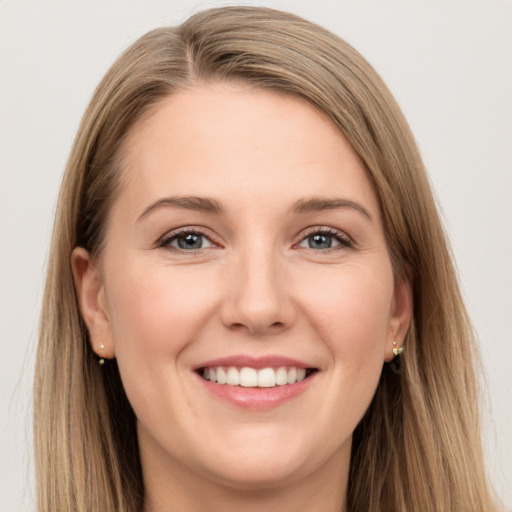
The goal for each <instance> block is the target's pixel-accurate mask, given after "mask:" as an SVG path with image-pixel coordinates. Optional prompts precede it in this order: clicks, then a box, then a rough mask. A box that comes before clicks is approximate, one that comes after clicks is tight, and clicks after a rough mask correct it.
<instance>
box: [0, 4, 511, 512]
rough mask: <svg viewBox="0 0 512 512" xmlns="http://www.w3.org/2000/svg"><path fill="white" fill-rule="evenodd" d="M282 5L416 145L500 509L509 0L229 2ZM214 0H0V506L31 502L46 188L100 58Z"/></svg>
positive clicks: (104, 60) (48, 218)
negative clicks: (350, 68)
mask: <svg viewBox="0 0 512 512" xmlns="http://www.w3.org/2000/svg"><path fill="white" fill-rule="evenodd" d="M239 3H246V4H257V5H268V6H271V7H275V8H280V9H284V10H290V11H292V12H295V13H297V14H299V15H302V16H304V17H306V18H308V19H310V20H312V21H316V22H318V23H320V24H322V25H324V26H326V27H328V28H329V29H331V30H333V31H334V32H336V33H338V34H339V35H341V36H342V37H344V38H345V39H346V40H347V41H349V42H350V43H351V44H353V45H354V46H355V47H356V48H357V49H358V50H359V51H361V53H363V55H365V56H366V57H367V58H368V60H369V61H370V62H371V63H372V64H373V65H374V66H375V67H376V69H377V70H378V71H379V72H380V73H381V75H382V76H383V78H384V80H385V81H386V82H387V83H388V85H389V86H390V88H391V90H392V91H393V92H394V94H395V95H396V97H397V99H398V101H399V103H400V104H401V106H402V108H403V109H404V112H405V114H406V116H407V118H408V119H409V121H410V123H411V125H412V128H413V131H414V132H415V134H416V136H417V139H418V141H419V144H420V147H421V149H422V152H423V156H424V158H425V161H426V163H427V166H428V168H429V171H430V174H431V179H432V183H433V186H434V189H435V191H436V194H437V197H438V200H439V204H440V208H441V210H442V212H443V218H444V221H445V224H446V229H447V232H448V234H449V237H450V239H451V241H452V244H453V249H454V254H455V257H456V260H457V264H458V268H459V271H460V279H461V283H462V287H463V291H464V294H465V297H466V300H467V304H468V307H469V310H470V313H471V315H472V318H473V320H474V324H475V327H476V329H477V332H478V335H479V339H480V344H481V351H482V357H483V363H484V367H485V372H486V379H485V397H484V398H485V402H484V404H483V413H484V421H485V423H484V438H485V449H486V456H487V459H488V465H489V473H490V475H491V478H492V481H493V482H494V484H495V485H496V488H497V489H498V492H499V494H500V496H501V497H502V498H503V500H504V502H505V504H506V506H507V508H508V509H510V510H512V485H511V484H512V481H511V477H510V475H512V371H511V370H512V320H511V318H512V204H511V203H512V201H511V199H512V150H511V146H512V144H511V142H512V3H511V2H510V1H497V0H491V1H489V0H481V1H473V2H468V1H450V0H447V1H444V2H438V1H434V2H433V1H427V0H401V1H391V0H386V1H382V0H372V1H368V0H353V1H347V0H340V1H334V0H332V1H328V0H321V1H318V0H317V1H315V2H310V1H294V2H291V1H286V0H282V1H272V2H270V1H260V2H239ZM219 4H222V5H225V4H227V2H215V1H213V2H203V3H199V2H192V1H186V0H183V1H173V2H170V1H158V2H157V1H142V0H139V1H135V2H134V1H123V2H114V1H112V0H110V1H103V2H100V1H69V0H68V1H61V2H48V1H46V2H39V1H30V2H29V1H24V0H11V1H6V0H4V1H1V0H0V511H1V512H11V511H12V512H23V511H33V510H35V505H34V480H33V469H32V467H33V463H32V447H31V428H32V420H31V385H32V373H33V365H34V354H35V346H36V336H37V322H38V315H39V308H40V300H41V295H42V286H43V276H44V268H45V260H46V255H47V249H48V243H49V237H50V232H51V224H52V215H53V212H54V207H55V201H56V196H57V191H58V187H59V183H60V179H61V176H62V172H63V169H64V166H65V162H66V158H67V155H68V153H69V150H70V146H71V143H72V140H73V137H74V134H75V132H76V129H77V127H78V123H79V120H80V118H81V115H82V113H83V111H84V109H85V107H86V104H87V102H88V100H89V98H90V96H91V94H92V91H93V89H94V87H95V86H96V85H97V83H98V82H99V80H100V78H101V77H102V75H103V74H104V72H105V71H106V70H107V68H108V66H109V65H110V64H111V63H112V62H113V60H114V59H115V58H116V57H117V56H118V54H119V53H120V52H121V51H122V49H124V48H125V47H126V46H127V45H128V44H129V43H131V42H133V41H134V40H135V39H136V38H137V37H138V36H140V35H141V34H142V33H144V32H145V31H147V30H149V29H151V28H153V27H155V26H159V25H165V24H175V23H178V22H180V21H182V20H183V19H184V18H186V17H187V16H188V15H190V14H192V13H193V12H195V11H197V10H200V9H203V8H206V7H210V6H213V5H219Z"/></svg>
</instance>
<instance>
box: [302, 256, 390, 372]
mask: <svg viewBox="0 0 512 512" xmlns="http://www.w3.org/2000/svg"><path fill="white" fill-rule="evenodd" d="M331 274H332V275H330V276H329V278H328V279H324V280H323V282H324V283H325V286H323V287H322V290H317V291H316V292H315V293H310V294H309V296H308V301H309V304H310V305H309V306H308V307H307V309H308V310H309V311H310V312H311V324H313V327H314V329H315V331H317V333H318V335H319V336H320V338H322V339H323V341H324V342H325V344H326V345H328V347H329V348H330V351H331V353H332V356H333V358H334V361H335V364H344V365H347V364H350V365H354V366H359V367H361V366H364V364H365V363H366V362H368V359H369V358H370V359H376V360H377V361H378V364H382V358H383V354H384V348H385V341H386V336H387V333H388V326H389V320H390V311H391V304H392V299H393V275H392V271H391V268H390V267H389V266H388V265H385V264H384V265H379V266H376V267H360V266H355V265H354V266H350V267H349V266H347V267H345V268H343V269H339V271H337V272H331Z"/></svg>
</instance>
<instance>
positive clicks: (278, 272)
mask: <svg viewBox="0 0 512 512" xmlns="http://www.w3.org/2000/svg"><path fill="white" fill-rule="evenodd" d="M278 259H279V258H277V257H276V256H275V255H273V254H272V251H271V250H266V251H260V252H257V251H252V252H250V253H249V254H247V255H245V256H242V257H240V258H238V260H237V261H236V262H234V265H232V267H231V271H230V272H229V273H228V274H229V275H228V276H227V282H226V294H225V297H224V300H223V303H222V306H221V311H220V314H221V319H222V322H223V324H224V325H225V326H226V327H228V328H229V329H231V330H240V331H247V332H248V333H249V334H251V335H267V334H276V333H278V332H281V331H283V330H286V329H288V328H289V327H290V326H291V325H292V324H293V323H294V321H295V319H296V310H295V307H294V304H293V300H292V293H291V288H290V282H289V279H287V275H288V273H287V272H286V269H285V268H283V263H282V262H279V261H278Z"/></svg>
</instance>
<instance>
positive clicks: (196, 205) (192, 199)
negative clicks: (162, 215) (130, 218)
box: [137, 196, 225, 222]
mask: <svg viewBox="0 0 512 512" xmlns="http://www.w3.org/2000/svg"><path fill="white" fill-rule="evenodd" d="M163 207H173V208H182V209H185V210H195V211H198V212H205V213H213V214H216V215H220V214H222V213H224V212H225V208H224V206H223V205H222V204H221V203H220V202H219V201H217V200H215V199H210V198H208V197H196V196H175V197H164V198H162V199H159V200H158V201H155V202H154V203H152V204H150V205H149V206H148V207H147V208H146V209H145V210H144V211H143V212H142V214H141V215H140V216H139V218H138V219H137V222H139V221H140V220H142V219H143V218H144V217H146V216H147V215H149V214H150V213H151V212H154V211H155V210H158V209H159V208H163Z"/></svg>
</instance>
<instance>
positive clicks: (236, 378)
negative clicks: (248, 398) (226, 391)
mask: <svg viewBox="0 0 512 512" xmlns="http://www.w3.org/2000/svg"><path fill="white" fill-rule="evenodd" d="M226 384H228V385H229V386H238V385H239V384H240V372H239V371H238V370H237V369H236V368H235V367H234V366H230V367H229V368H228V373H227V375H226Z"/></svg>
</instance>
